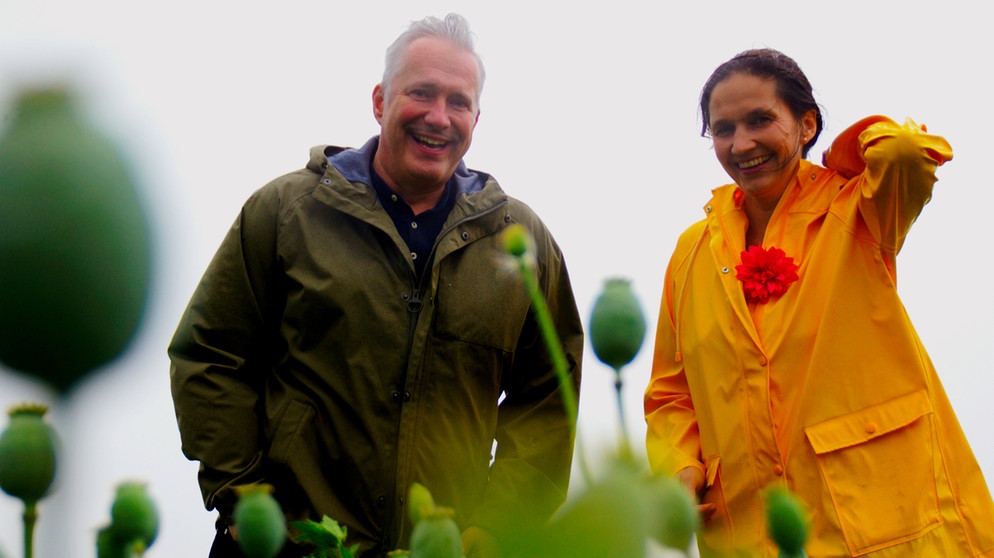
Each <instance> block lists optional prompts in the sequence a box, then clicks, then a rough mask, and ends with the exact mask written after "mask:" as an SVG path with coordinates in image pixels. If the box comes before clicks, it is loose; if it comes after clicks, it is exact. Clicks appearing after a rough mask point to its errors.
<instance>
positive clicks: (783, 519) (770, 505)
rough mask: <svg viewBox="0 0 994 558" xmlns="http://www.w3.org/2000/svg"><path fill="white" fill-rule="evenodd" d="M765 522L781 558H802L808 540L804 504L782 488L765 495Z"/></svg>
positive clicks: (776, 488)
mask: <svg viewBox="0 0 994 558" xmlns="http://www.w3.org/2000/svg"><path fill="white" fill-rule="evenodd" d="M766 522H767V528H768V530H769V533H770V538H772V539H773V542H775V543H776V544H777V547H778V548H779V549H780V556H781V558H803V557H804V556H805V554H804V543H805V542H806V541H807V539H808V528H809V527H808V516H807V512H806V510H805V508H804V504H802V503H801V501H800V500H799V499H798V498H797V496H795V495H794V494H793V493H791V492H790V491H789V490H787V489H786V488H783V487H775V488H772V489H770V490H769V491H768V492H767V493H766Z"/></svg>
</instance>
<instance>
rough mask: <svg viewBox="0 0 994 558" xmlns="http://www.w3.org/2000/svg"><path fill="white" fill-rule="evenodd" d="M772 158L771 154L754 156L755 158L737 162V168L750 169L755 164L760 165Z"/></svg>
mask: <svg viewBox="0 0 994 558" xmlns="http://www.w3.org/2000/svg"><path fill="white" fill-rule="evenodd" d="M772 158H773V155H764V156H763V157H756V158H755V159H749V160H748V161H743V162H741V163H739V168H740V169H751V168H752V167H756V166H759V165H762V164H763V163H765V162H767V161H769V160H770V159H772Z"/></svg>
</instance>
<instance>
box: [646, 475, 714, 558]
mask: <svg viewBox="0 0 994 558" xmlns="http://www.w3.org/2000/svg"><path fill="white" fill-rule="evenodd" d="M648 483H649V486H648V498H649V512H650V514H652V516H651V517H652V519H651V520H650V526H649V534H650V536H652V537H653V538H654V539H656V540H657V541H658V542H659V543H660V544H662V545H663V546H666V547H668V548H672V549H674V550H679V551H680V552H687V549H688V548H689V547H690V542H691V539H692V537H693V535H694V532H695V531H696V530H697V529H698V527H700V523H701V520H700V514H698V512H697V503H696V502H695V501H694V499H693V498H692V497H691V495H690V491H688V490H687V489H686V488H685V487H684V486H683V484H681V483H680V481H678V480H677V479H675V478H674V477H667V476H656V477H650V478H649V480H648Z"/></svg>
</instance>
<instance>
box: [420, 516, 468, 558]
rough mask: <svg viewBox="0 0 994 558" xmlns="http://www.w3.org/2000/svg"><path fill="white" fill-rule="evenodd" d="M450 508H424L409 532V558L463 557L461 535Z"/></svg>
mask: <svg viewBox="0 0 994 558" xmlns="http://www.w3.org/2000/svg"><path fill="white" fill-rule="evenodd" d="M453 515H455V512H454V511H453V510H452V508H444V507H435V508H431V509H429V510H424V511H423V512H422V514H421V519H420V520H419V521H418V523H417V524H416V525H415V526H414V530H413V531H412V532H411V558H463V554H462V537H461V533H460V532H459V527H458V526H457V525H456V522H455V520H454V519H453V518H452V516H453Z"/></svg>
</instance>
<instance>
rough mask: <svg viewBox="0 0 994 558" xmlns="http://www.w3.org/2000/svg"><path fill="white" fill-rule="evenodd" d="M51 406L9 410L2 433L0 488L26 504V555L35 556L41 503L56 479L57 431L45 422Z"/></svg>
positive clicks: (23, 406) (18, 407) (26, 556)
mask: <svg viewBox="0 0 994 558" xmlns="http://www.w3.org/2000/svg"><path fill="white" fill-rule="evenodd" d="M47 411H48V407H46V406H44V405H37V404H24V405H19V406H17V407H14V408H13V409H11V410H10V413H9V417H10V424H9V425H8V426H7V428H6V429H5V430H4V431H3V434H0V488H2V489H3V491H4V492H6V493H7V494H10V495H11V496H13V497H15V498H18V499H20V500H21V501H22V502H23V503H24V556H25V558H31V557H32V555H33V553H34V550H33V548H34V528H35V522H36V521H37V519H38V507H37V506H38V501H39V500H41V499H42V498H43V497H44V496H45V495H47V494H48V490H49V488H50V487H51V486H52V481H53V480H54V479H55V432H54V431H53V430H52V428H51V427H50V426H49V425H48V424H47V423H46V422H45V421H44V420H43V418H44V416H45V413H46V412H47Z"/></svg>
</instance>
